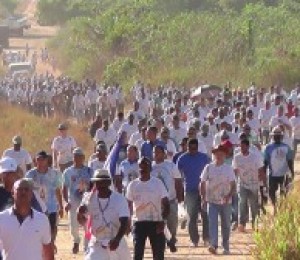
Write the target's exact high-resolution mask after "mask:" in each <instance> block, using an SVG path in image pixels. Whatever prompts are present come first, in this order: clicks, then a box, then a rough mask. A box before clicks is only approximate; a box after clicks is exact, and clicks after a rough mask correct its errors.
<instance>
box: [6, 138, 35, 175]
mask: <svg viewBox="0 0 300 260" xmlns="http://www.w3.org/2000/svg"><path fill="white" fill-rule="evenodd" d="M12 143H13V147H12V148H9V149H7V150H5V151H4V152H3V155H2V157H11V158H13V159H15V160H16V162H17V164H18V166H19V167H20V168H21V170H22V171H23V175H24V174H25V173H26V172H27V171H29V170H30V169H31V166H32V159H31V156H30V154H29V153H28V152H27V151H26V150H25V149H23V148H22V138H21V136H18V135H17V136H14V137H13V139H12Z"/></svg>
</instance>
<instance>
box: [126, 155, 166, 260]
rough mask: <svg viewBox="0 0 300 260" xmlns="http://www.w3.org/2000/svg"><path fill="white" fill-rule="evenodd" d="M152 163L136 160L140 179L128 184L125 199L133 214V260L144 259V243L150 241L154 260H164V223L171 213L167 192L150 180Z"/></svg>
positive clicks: (155, 181) (151, 178)
mask: <svg viewBox="0 0 300 260" xmlns="http://www.w3.org/2000/svg"><path fill="white" fill-rule="evenodd" d="M151 164H152V162H151V161H150V160H149V159H148V158H146V157H142V158H141V159H140V160H139V173H140V177H139V178H137V179H135V180H133V181H132V182H130V183H129V185H128V188H127V194H126V197H127V199H128V201H129V209H130V214H131V215H133V208H134V209H135V214H134V220H135V222H134V226H133V244H134V256H133V259H135V260H142V259H143V258H144V251H145V242H146V239H147V238H149V240H150V243H151V247H152V254H153V259H155V260H156V259H157V260H158V259H164V250H165V235H164V220H166V219H167V217H168V215H169V211H170V205H169V200H168V192H167V190H166V188H165V186H164V185H163V183H162V182H161V180H159V179H157V178H155V177H151V174H150V172H151Z"/></svg>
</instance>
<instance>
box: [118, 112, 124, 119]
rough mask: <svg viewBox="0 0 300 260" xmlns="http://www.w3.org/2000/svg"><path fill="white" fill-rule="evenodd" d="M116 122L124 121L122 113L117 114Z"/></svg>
mask: <svg viewBox="0 0 300 260" xmlns="http://www.w3.org/2000/svg"><path fill="white" fill-rule="evenodd" d="M118 120H119V121H123V120H124V113H123V112H119V113H118Z"/></svg>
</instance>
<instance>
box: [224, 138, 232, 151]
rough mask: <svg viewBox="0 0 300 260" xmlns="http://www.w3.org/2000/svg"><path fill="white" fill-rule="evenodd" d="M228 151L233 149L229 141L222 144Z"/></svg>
mask: <svg viewBox="0 0 300 260" xmlns="http://www.w3.org/2000/svg"><path fill="white" fill-rule="evenodd" d="M221 145H222V146H224V147H225V148H226V149H231V148H232V147H233V145H232V143H231V142H230V141H229V140H225V141H223V142H222V143H221Z"/></svg>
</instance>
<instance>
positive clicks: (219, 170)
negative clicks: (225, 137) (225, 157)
mask: <svg viewBox="0 0 300 260" xmlns="http://www.w3.org/2000/svg"><path fill="white" fill-rule="evenodd" d="M201 181H202V182H203V181H205V182H206V200H207V201H208V202H209V203H214V204H223V199H224V197H225V196H227V195H228V194H229V192H230V189H231V182H233V181H235V174H234V171H233V168H232V167H231V166H230V165H228V164H226V163H224V164H222V165H220V166H217V165H216V164H215V163H210V164H208V165H206V166H205V168H204V170H203V172H202V175H201ZM229 203H231V200H230V201H229Z"/></svg>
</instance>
